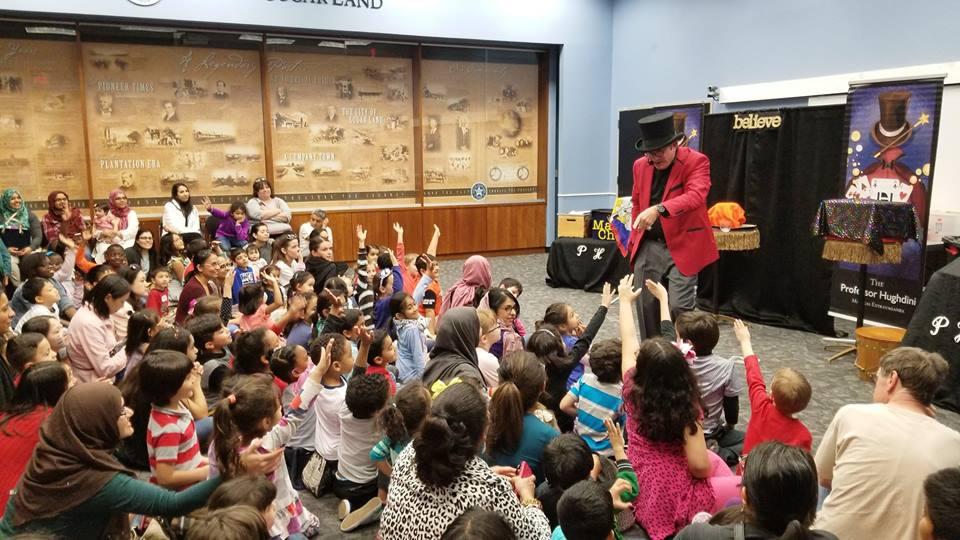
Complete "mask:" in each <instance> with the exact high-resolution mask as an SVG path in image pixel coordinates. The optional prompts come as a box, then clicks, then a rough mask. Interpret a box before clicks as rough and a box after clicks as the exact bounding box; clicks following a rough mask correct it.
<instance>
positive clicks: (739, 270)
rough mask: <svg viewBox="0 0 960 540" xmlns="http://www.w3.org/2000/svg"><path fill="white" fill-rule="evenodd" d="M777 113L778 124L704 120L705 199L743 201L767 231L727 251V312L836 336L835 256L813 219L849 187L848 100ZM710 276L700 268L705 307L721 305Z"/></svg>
mask: <svg viewBox="0 0 960 540" xmlns="http://www.w3.org/2000/svg"><path fill="white" fill-rule="evenodd" d="M778 112H779V114H780V116H781V118H782V123H781V125H780V127H779V128H777V129H763V130H737V131H734V130H733V121H734V114H733V113H730V114H711V115H708V116H707V117H706V118H705V120H704V125H703V143H702V144H703V149H702V151H703V152H704V153H705V154H706V155H707V156H708V157H709V158H710V174H711V178H712V182H713V186H712V188H711V190H710V195H709V197H708V203H707V204H708V206H712V205H713V204H715V203H717V202H721V201H732V202H738V203H740V204H741V205H742V206H743V208H744V210H745V211H746V214H747V223H751V224H755V225H757V226H759V228H760V238H761V243H760V249H759V250H758V251H754V252H741V253H737V252H730V253H725V254H724V255H723V256H722V257H721V260H720V264H721V272H720V276H721V278H720V279H721V284H720V312H721V313H730V314H733V315H737V316H742V317H745V318H747V319H750V320H753V321H757V322H760V323H764V324H770V325H775V326H783V327H788V328H797V329H802V330H808V331H815V332H819V333H822V334H831V335H832V334H833V333H834V330H833V319H832V318H831V317H829V316H828V315H827V310H828V308H829V305H830V280H831V271H832V268H831V267H832V263H830V262H828V261H824V260H823V259H822V258H821V254H822V251H823V241H822V240H821V239H818V238H815V237H813V235H812V233H811V225H812V223H813V220H814V216H815V215H816V213H817V207H818V206H819V203H820V201H822V200H824V199H830V198H835V197H838V196H839V195H840V191H841V186H842V185H843V174H844V158H845V155H844V150H845V148H846V146H845V145H844V107H843V106H830V107H808V108H802V109H782V110H780V111H778ZM741 114H742V113H741ZM712 275H713V274H712V272H710V271H709V270H707V271H704V272H701V273H700V288H699V297H700V304H701V307H703V308H705V309H710V308H712V307H713V306H712V305H711V303H712V302H711V295H712V292H713V283H712Z"/></svg>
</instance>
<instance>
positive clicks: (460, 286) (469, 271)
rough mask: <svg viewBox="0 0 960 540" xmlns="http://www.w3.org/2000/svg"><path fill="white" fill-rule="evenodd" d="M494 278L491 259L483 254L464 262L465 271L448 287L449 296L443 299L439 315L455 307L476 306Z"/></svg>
mask: <svg viewBox="0 0 960 540" xmlns="http://www.w3.org/2000/svg"><path fill="white" fill-rule="evenodd" d="M492 280H493V278H492V277H491V274H490V261H488V260H487V259H486V257H483V256H482V255H473V256H472V257H470V258H469V259H467V260H466V262H464V263H463V273H462V275H461V276H460V279H458V280H457V282H456V283H454V284H453V286H452V287H450V288H449V289H447V297H446V298H445V299H444V300H443V306H441V309H440V313H439V315H438V316H443V314H444V313H446V312H447V311H448V310H450V309H451V308H455V307H460V306H467V307H476V306H477V303H479V302H480V299H481V298H482V297H483V295H484V294H486V292H487V290H488V289H490V283H491V282H492Z"/></svg>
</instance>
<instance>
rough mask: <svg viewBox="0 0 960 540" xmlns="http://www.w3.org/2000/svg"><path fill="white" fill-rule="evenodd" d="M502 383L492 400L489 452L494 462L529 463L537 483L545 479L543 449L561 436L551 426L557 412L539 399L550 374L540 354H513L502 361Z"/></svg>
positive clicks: (500, 373) (488, 441)
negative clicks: (545, 408)
mask: <svg viewBox="0 0 960 540" xmlns="http://www.w3.org/2000/svg"><path fill="white" fill-rule="evenodd" d="M498 374H499V376H500V385H499V386H497V390H496V392H494V393H493V399H492V400H491V401H490V428H489V429H488V430H487V441H486V442H487V449H486V453H487V455H488V456H490V460H489V461H490V463H492V464H494V465H503V466H508V467H517V466H518V465H520V463H521V462H526V463H527V465H529V466H530V468H531V469H533V474H534V476H536V478H537V482H538V483H539V482H541V481H543V479H544V477H543V469H542V467H541V462H542V460H543V449H544V448H546V446H547V444H548V443H549V442H550V441H552V440H553V438H554V437H556V436H558V435H560V432H559V431H557V428H556V425H551V424H550V422H552V421H553V414H552V413H550V412H549V411H546V410H544V407H543V405H540V403H539V402H538V400H539V399H540V396H541V395H542V394H543V391H544V388H545V387H546V384H547V374H546V371H544V368H543V364H541V363H540V361H539V360H537V357H536V355H534V354H533V353H529V352H526V351H521V352H517V353H513V354H511V355H510V356H508V357H506V358H504V359H503V362H501V363H500V370H499V371H498Z"/></svg>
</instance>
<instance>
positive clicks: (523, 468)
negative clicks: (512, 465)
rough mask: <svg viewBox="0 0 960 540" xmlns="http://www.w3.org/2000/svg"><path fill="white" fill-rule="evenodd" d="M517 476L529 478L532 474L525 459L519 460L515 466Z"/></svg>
mask: <svg viewBox="0 0 960 540" xmlns="http://www.w3.org/2000/svg"><path fill="white" fill-rule="evenodd" d="M517 476H519V477H520V478H529V477H531V476H533V469H531V468H530V465H528V464H527V462H526V461H521V462H520V465H519V466H518V467H517Z"/></svg>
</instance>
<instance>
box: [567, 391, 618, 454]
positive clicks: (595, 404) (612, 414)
mask: <svg viewBox="0 0 960 540" xmlns="http://www.w3.org/2000/svg"><path fill="white" fill-rule="evenodd" d="M622 392H623V383H621V382H616V383H602V382H600V381H599V380H598V379H597V376H596V375H594V374H593V373H584V374H583V376H582V377H580V379H579V380H578V381H577V382H576V383H575V384H574V385H573V386H571V387H570V393H571V394H573V396H574V397H576V398H577V419H576V424H575V426H574V429H575V430H576V432H577V434H578V435H580V437H581V438H583V440H584V441H586V442H587V445H589V446H590V450H591V451H593V452H597V453H598V454H602V455H609V454H610V453H611V452H612V449H611V447H610V439H609V438H607V428H606V427H605V426H604V425H603V420H604V419H605V418H613V419H615V420H616V421H618V422H619V419H620V417H621V416H622V415H623V397H622Z"/></svg>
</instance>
